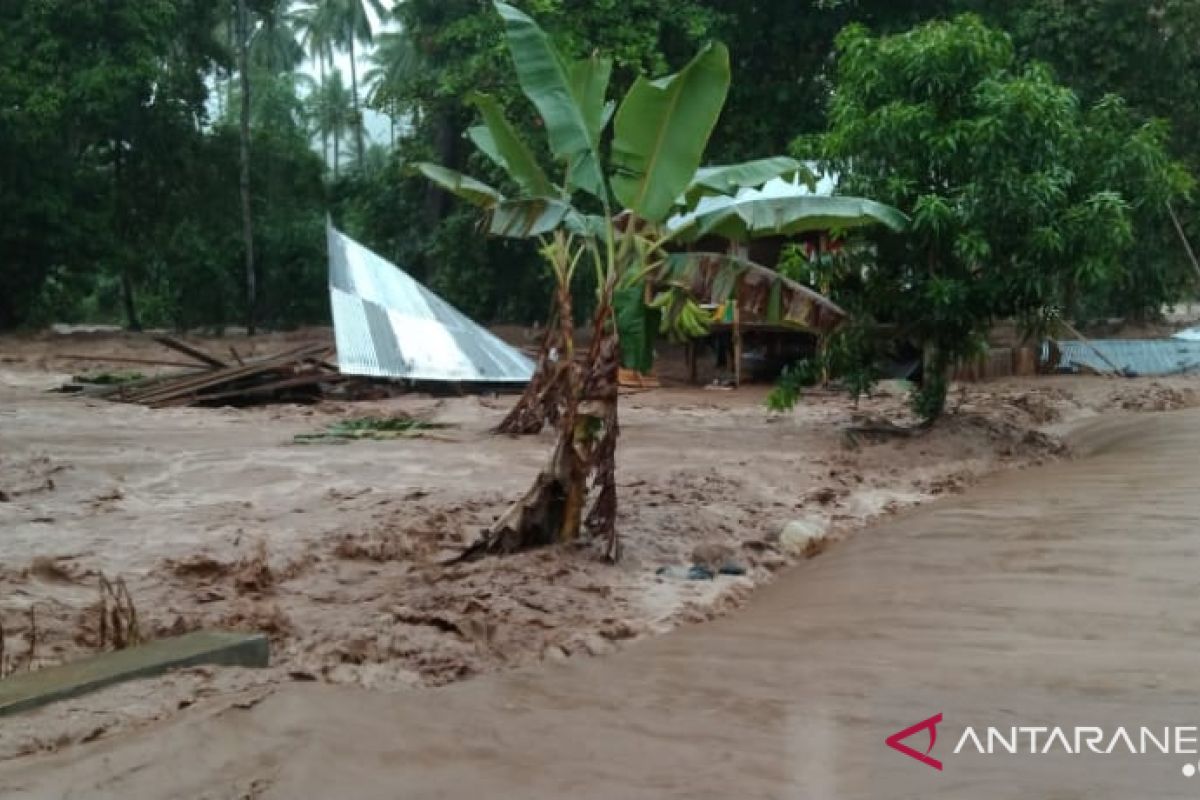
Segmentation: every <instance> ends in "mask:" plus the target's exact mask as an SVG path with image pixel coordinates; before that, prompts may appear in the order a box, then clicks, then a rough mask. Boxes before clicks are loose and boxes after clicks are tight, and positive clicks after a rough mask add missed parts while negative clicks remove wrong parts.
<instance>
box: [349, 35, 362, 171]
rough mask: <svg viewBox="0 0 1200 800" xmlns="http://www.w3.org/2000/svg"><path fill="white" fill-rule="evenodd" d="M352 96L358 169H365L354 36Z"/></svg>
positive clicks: (351, 38)
mask: <svg viewBox="0 0 1200 800" xmlns="http://www.w3.org/2000/svg"><path fill="white" fill-rule="evenodd" d="M350 97H351V99H352V100H353V101H354V136H355V141H356V142H357V143H358V171H359V172H360V173H361V172H362V171H363V120H362V112H361V111H359V108H358V65H356V64H355V63H354V37H353V36H351V37H350Z"/></svg>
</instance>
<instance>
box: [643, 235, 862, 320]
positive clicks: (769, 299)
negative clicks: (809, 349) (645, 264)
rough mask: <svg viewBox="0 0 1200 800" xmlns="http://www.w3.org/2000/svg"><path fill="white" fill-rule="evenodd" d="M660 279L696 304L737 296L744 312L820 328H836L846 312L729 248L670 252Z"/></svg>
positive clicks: (821, 296) (714, 302) (659, 281)
mask: <svg viewBox="0 0 1200 800" xmlns="http://www.w3.org/2000/svg"><path fill="white" fill-rule="evenodd" d="M656 278H657V282H658V283H659V284H661V285H667V286H673V287H678V288H680V289H683V290H684V291H686V292H687V293H688V294H689V295H690V296H691V297H692V298H693V299H695V300H696V302H698V303H713V304H717V303H724V302H726V301H727V300H729V299H730V298H736V300H737V304H738V307H739V308H740V309H741V310H742V312H743V314H745V315H748V316H750V317H758V318H760V319H764V320H768V321H772V322H783V323H788V324H792V325H795V326H797V327H798V328H803V329H806V330H811V331H815V332H817V333H828V332H830V331H832V330H834V329H836V328H837V327H838V326H839V325H841V324H842V322H844V321H845V319H846V317H847V315H846V312H845V311H843V310H842V309H841V307H840V306H838V305H837V304H836V303H834V302H833V301H832V300H830V299H829V298H827V297H825V296H824V295H821V294H819V293H817V292H814V291H813V290H812V289H809V288H808V287H807V286H804V285H802V284H799V283H797V282H796V281H793V280H791V279H790V278H785V277H784V276H783V275H780V274H779V273H778V272H775V271H774V270H772V269H768V268H767V267H764V266H763V265H761V264H758V263H755V262H753V261H750V260H749V259H745V258H739V257H737V256H733V255H728V254H725V253H672V254H671V255H669V256H667V258H666V260H665V261H664V263H663V266H662V269H661V270H660V271H659V273H658V275H657V276H656Z"/></svg>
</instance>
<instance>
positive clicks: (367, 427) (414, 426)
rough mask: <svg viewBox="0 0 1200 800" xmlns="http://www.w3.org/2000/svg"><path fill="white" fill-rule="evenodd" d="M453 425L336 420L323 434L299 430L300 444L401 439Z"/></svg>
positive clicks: (400, 420)
mask: <svg viewBox="0 0 1200 800" xmlns="http://www.w3.org/2000/svg"><path fill="white" fill-rule="evenodd" d="M449 427H451V426H449V425H445V424H442V423H437V422H429V421H427V420H423V419H417V418H415V417H407V416H401V417H355V418H353V419H344V420H340V421H338V422H335V423H333V424H332V425H330V426H328V427H327V428H325V430H323V431H321V432H319V433H298V434H296V435H295V436H294V437H293V440H294V441H295V442H296V443H297V444H344V443H346V442H349V441H352V440H354V439H399V438H403V437H408V436H420V435H421V434H422V432H423V431H429V430H439V429H444V428H449Z"/></svg>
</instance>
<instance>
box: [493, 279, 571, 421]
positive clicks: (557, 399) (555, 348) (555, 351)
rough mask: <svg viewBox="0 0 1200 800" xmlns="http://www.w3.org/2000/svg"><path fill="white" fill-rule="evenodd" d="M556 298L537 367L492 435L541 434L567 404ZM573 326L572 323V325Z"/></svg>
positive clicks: (547, 321) (562, 346) (564, 348)
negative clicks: (519, 397)
mask: <svg viewBox="0 0 1200 800" xmlns="http://www.w3.org/2000/svg"><path fill="white" fill-rule="evenodd" d="M557 306H558V297H557V295H556V296H555V297H554V299H552V300H551V301H550V313H549V314H548V315H547V320H546V333H545V335H544V336H543V337H542V345H541V350H540V351H539V352H538V361H537V367H536V368H535V369H534V371H533V376H532V377H530V379H529V385H528V386H526V387H525V391H524V393H523V394H522V395H521V399H520V400H518V401H517V404H516V405H515V406H513V408H512V410H511V411H509V412H508V416H506V417H505V418H504V421H503V422H501V423H500V424H499V425H497V426H496V430H495V433H507V434H508V435H510V436H531V435H533V434H536V433H541V431H542V428H544V427H545V426H546V425H557V424H558V420H559V418H560V417H561V416H562V412H563V406H564V405H565V404H566V403H567V397H566V393H567V370H568V369H569V368H570V364H568V363H567V362H566V359H565V357H564V354H565V353H566V347H565V343H564V342H563V338H562V327H561V326H560V325H559V322H558V320H559V313H560V312H559V311H558V310H557ZM572 325H573V323H572Z"/></svg>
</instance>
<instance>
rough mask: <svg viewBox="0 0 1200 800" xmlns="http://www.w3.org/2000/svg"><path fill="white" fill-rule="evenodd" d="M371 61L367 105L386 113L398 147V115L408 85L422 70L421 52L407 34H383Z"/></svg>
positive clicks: (396, 32)
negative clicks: (415, 74)
mask: <svg viewBox="0 0 1200 800" xmlns="http://www.w3.org/2000/svg"><path fill="white" fill-rule="evenodd" d="M368 59H369V60H370V62H371V68H370V69H368V70H367V71H366V73H364V74H363V80H364V81H365V82H366V84H367V87H368V88H367V105H369V106H371V107H372V108H377V109H379V110H381V111H385V112H386V113H387V115H388V119H389V121H390V124H391V140H392V141H391V144H392V146H393V147H394V146H395V144H396V116H397V114H398V113H399V112H400V102H401V100H402V98H403V97H404V85H405V83H406V82H407V81H408V80H409V79H410V78H411V77H412V76H413V74H414V73H415V72H416V71H417V70H418V69H420V53H419V51H418V50H417V48H416V47H414V46H413V42H412V38H411V37H410V36H409V35H408V32H407V31H385V32H383V33H381V34H379V38H378V41H377V42H376V45H375V49H374V50H373V51H372V52H371V54H370V56H368Z"/></svg>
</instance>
